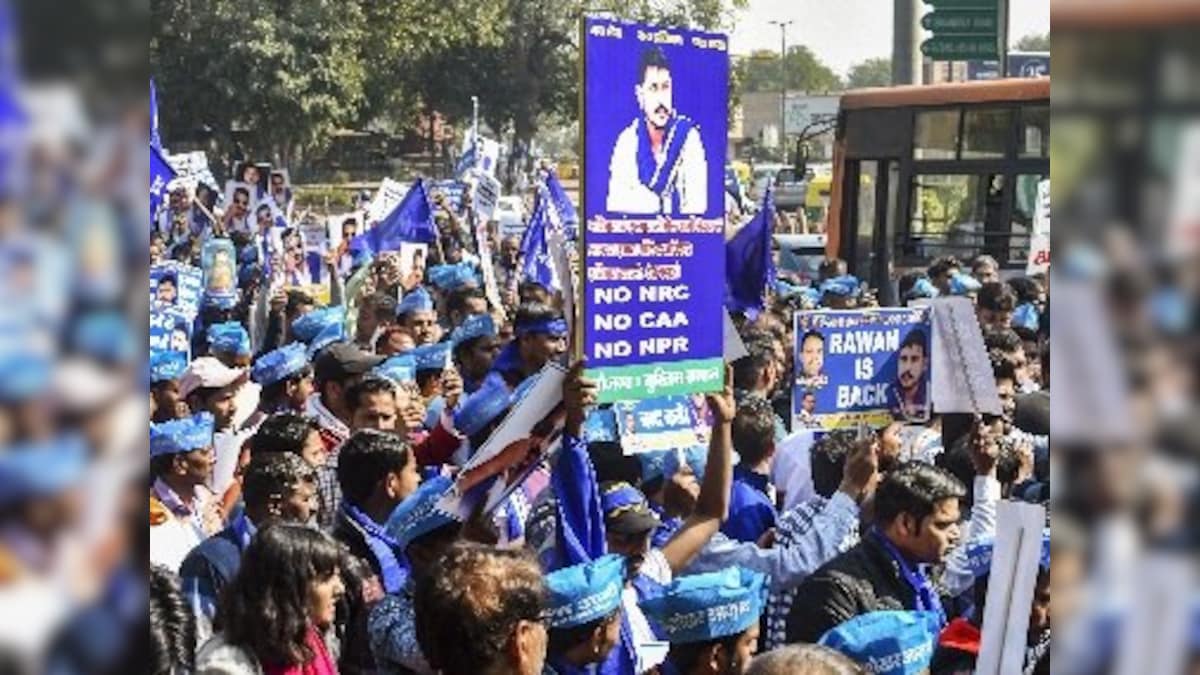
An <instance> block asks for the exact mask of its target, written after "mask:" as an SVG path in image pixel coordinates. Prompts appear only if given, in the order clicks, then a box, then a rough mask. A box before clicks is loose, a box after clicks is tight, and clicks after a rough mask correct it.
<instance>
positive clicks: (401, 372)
mask: <svg viewBox="0 0 1200 675" xmlns="http://www.w3.org/2000/svg"><path fill="white" fill-rule="evenodd" d="M275 187H276V186H275V185H274V184H272V189H271V190H269V191H268V192H267V193H264V194H260V195H258V196H257V198H258V199H261V200H264V201H265V200H275V201H276V202H277V203H276V206H278V207H279V208H278V210H279V211H280V212H285V213H286V212H290V211H291V205H290V204H288V203H286V202H287V200H290V198H291V193H290V190H286V189H284V187H283V186H282V185H280V186H278V190H276V189H275ZM194 196H195V195H193V194H191V193H189V188H188V187H186V186H178V187H176V188H175V189H174V190H173V192H172V198H171V200H170V202H169V203H168V204H167V205H166V207H165V209H164V214H163V217H162V218H161V219H159V221H158V223H157V224H156V226H155V229H154V232H153V234H152V241H151V254H152V264H161V263H164V262H165V261H177V262H178V263H181V264H183V265H191V266H195V267H201V266H202V265H203V264H204V261H203V260H202V251H203V249H204V244H205V242H206V241H209V240H211V239H214V238H227V239H228V240H229V241H230V243H231V244H232V246H233V247H234V248H235V250H236V252H237V263H236V264H237V275H236V276H237V283H236V287H237V289H236V292H234V293H232V294H226V295H222V296H213V297H209V296H208V295H207V294H206V295H205V296H204V297H202V298H201V300H200V307H199V312H198V315H197V317H196V319H195V324H194V326H193V327H192V331H191V336H192V337H191V340H190V345H189V346H188V347H189V348H188V350H187V351H188V353H187V354H181V353H179V352H171V351H153V350H152V353H151V356H150V398H149V403H150V409H151V420H152V422H151V426H150V431H149V445H150V464H149V467H150V476H149V483H150V506H149V512H148V514H149V559H150V563H151V581H152V583H151V586H150V588H151V597H150V603H151V612H150V624H151V631H150V639H151V643H152V647H153V649H152V651H151V654H152V659H151V662H150V663H151V670H150V672H153V673H156V674H158V673H188V672H196V673H231V674H232V673H264V674H267V675H275V674H284V673H286V674H289V675H291V674H296V675H300V674H305V675H307V674H313V675H316V674H328V673H344V674H345V673H419V674H431V673H443V674H446V675H475V674H485V673H488V674H490V673H496V674H500V673H513V674H522V675H538V674H540V673H558V674H560V675H565V674H567V673H644V672H657V673H660V674H661V675H669V674H674V673H679V674H683V675H699V674H701V673H711V674H732V673H747V672H749V673H759V674H766V673H811V674H824V673H828V674H842V673H866V672H872V673H878V672H886V673H918V672H926V671H928V672H932V673H934V675H940V674H943V673H945V674H952V673H970V672H974V663H975V659H976V658H977V657H978V655H979V652H980V644H981V635H982V631H983V629H984V626H983V625H982V624H983V617H984V603H985V600H986V597H987V587H988V575H989V571H990V564H989V563H990V560H991V548H992V546H993V543H994V541H995V534H996V523H997V517H996V513H997V506H998V504H999V503H1000V502H1001V501H1002V500H1022V501H1028V502H1034V503H1043V504H1044V503H1046V502H1047V501H1048V499H1049V492H1050V489H1049V461H1050V460H1049V452H1048V433H1049V386H1050V381H1049V380H1050V378H1049V373H1050V369H1049V313H1048V307H1049V305H1048V301H1047V296H1048V293H1049V289H1048V284H1047V280H1046V278H1044V277H1040V276H1034V277H1030V276H1018V277H1015V278H1011V279H1008V280H1007V281H1003V280H1001V274H1000V273H1001V270H1000V267H999V265H997V263H996V261H995V260H993V259H991V258H990V257H988V256H979V257H978V258H975V259H973V260H970V261H959V260H957V259H955V258H952V257H945V258H939V259H938V260H936V261H934V262H933V264H932V265H930V266H929V268H928V269H927V270H925V271H923V272H915V273H911V274H908V275H906V276H904V277H903V278H901V279H900V280H899V285H898V289H896V292H895V293H891V294H887V295H888V296H891V295H895V296H897V297H899V298H900V299H901V304H909V303H914V302H923V301H926V300H935V299H936V298H938V297H943V296H963V297H967V298H969V299H970V301H971V302H972V303H974V306H975V308H976V315H977V317H978V322H979V326H980V330H981V334H982V336H983V341H984V344H985V346H986V348H987V352H988V358H989V360H990V363H991V367H992V371H993V375H994V378H995V383H996V388H997V391H998V393H999V394H1000V399H1001V402H1002V405H1003V409H1002V414H1000V415H972V414H969V413H947V414H935V415H934V416H933V419H932V420H931V421H929V422H928V423H923V424H921V425H919V426H920V428H919V429H913V426H914V425H912V424H909V423H906V422H905V421H904V420H903V418H902V416H899V415H898V416H897V419H896V421H895V422H893V423H891V424H888V425H885V426H883V427H881V428H876V429H871V430H869V433H867V434H865V435H864V434H862V433H854V432H841V431H836V432H831V433H828V434H825V435H823V436H822V437H821V438H820V439H819V440H817V441H816V442H815V443H814V444H813V445H812V447H811V449H810V451H809V453H808V456H807V457H806V458H805V461H807V463H808V464H809V466H806V467H801V469H803V470H795V469H796V467H795V464H796V459H795V458H794V457H788V456H786V455H785V454H783V453H782V452H778V453H777V449H778V448H779V443H780V441H781V440H782V439H783V438H784V437H785V436H786V435H787V434H789V433H791V432H793V431H797V430H798V429H792V428H791V427H792V426H793V414H792V400H791V399H792V394H793V387H792V382H793V375H792V374H793V373H794V372H795V363H794V359H796V358H799V351H798V350H799V347H800V345H799V343H798V342H797V337H799V336H796V335H794V334H793V331H794V327H793V326H794V324H793V315H794V313H795V312H797V311H800V310H808V309H818V308H831V309H852V308H855V307H865V306H872V305H874V304H877V300H876V298H877V297H880V294H879V293H877V292H876V290H877V289H870V288H867V287H866V286H865V285H864V284H862V283H860V282H859V280H858V279H855V278H854V277H852V276H850V275H848V274H847V273H846V264H845V262H843V261H840V260H836V259H829V260H827V261H826V262H825V264H823V265H822V266H821V269H820V272H819V275H818V277H817V278H815V279H811V280H803V281H800V280H788V279H779V280H777V281H776V283H774V284H772V285H771V286H770V287H768V289H766V298H765V302H766V306H765V309H764V311H762V312H759V313H752V314H753V316H746V315H744V314H737V315H736V316H734V317H733V319H734V323H735V324H736V326H737V330H738V334H739V337H740V339H741V341H742V343H743V344H744V346H745V349H746V352H747V355H746V356H744V357H742V358H740V359H738V360H736V361H734V362H733V363H732V364H731V366H730V368H729V371H728V374H727V379H726V383H725V388H724V390H723V391H718V392H713V393H711V394H709V395H708V396H707V405H708V409H709V410H710V412H711V415H712V433H711V439H710V441H709V443H708V447H707V448H699V449H697V448H679V449H675V450H669V451H664V452H656V453H648V454H642V455H639V456H636V457H631V456H625V455H624V454H623V452H622V450H621V446H620V439H619V438H618V437H613V436H612V435H611V434H610V435H608V436H603V435H594V434H591V433H589V432H588V431H587V429H588V428H590V427H591V426H592V422H593V421H594V420H595V419H597V418H602V417H604V416H605V415H611V410H610V409H609V406H607V405H597V404H596V398H597V385H596V383H595V382H594V381H592V380H590V379H589V378H588V377H587V376H586V374H585V371H584V365H585V363H584V362H582V361H579V360H574V359H572V357H571V351H572V350H571V349H570V346H571V340H572V335H571V331H572V322H573V317H570V316H567V315H565V314H564V306H569V305H564V302H563V298H562V292H561V290H560V289H559V288H555V287H548V286H547V284H545V282H544V279H542V278H540V277H536V276H531V275H529V274H528V273H527V270H528V267H527V266H525V265H523V264H522V262H523V261H522V259H521V246H520V242H519V241H517V240H516V239H514V238H505V237H500V236H498V234H497V231H496V229H495V228H494V227H489V228H483V229H486V231H487V232H488V234H487V238H488V241H486V242H478V241H476V238H475V235H474V232H475V231H483V229H480V230H476V229H475V228H473V227H472V225H473V223H474V214H473V213H472V212H471V209H470V206H469V204H468V205H464V206H463V207H462V210H461V211H460V210H459V209H457V208H455V207H454V206H452V205H450V204H449V202H448V200H447V199H445V198H444V197H442V196H437V195H435V196H434V197H433V198H432V204H431V207H432V210H433V212H434V218H435V222H434V223H433V225H434V227H435V232H436V241H434V242H431V245H429V246H428V248H427V250H426V252H425V254H424V256H425V258H424V259H423V260H421V261H420V263H421V264H418V265H416V266H413V265H410V264H408V262H407V261H404V260H401V259H400V254H399V252H397V251H393V250H388V251H376V252H374V255H368V254H364V253H363V252H362V251H356V250H353V249H352V247H351V246H349V242H350V241H351V240H352V239H353V237H354V236H355V235H359V234H362V233H363V232H364V231H366V230H367V229H368V227H369V226H370V225H371V224H370V223H366V222H363V221H364V218H363V217H362V215H361V214H357V215H356V216H352V217H348V218H347V219H346V220H345V221H344V222H343V223H342V229H343V232H342V235H343V236H342V241H343V242H345V245H342V246H339V247H337V248H333V249H331V250H330V251H329V252H328V253H327V254H325V255H323V256H321V259H320V265H321V266H322V267H323V273H322V275H321V276H322V277H323V278H324V279H325V282H324V283H325V285H326V287H327V288H328V290H329V298H328V302H327V303H324V304H323V303H322V301H321V300H320V299H318V297H316V295H315V294H314V293H313V292H311V290H310V289H307V288H302V287H300V286H296V285H292V286H289V285H288V284H287V283H285V282H284V281H281V280H280V279H281V274H282V272H281V268H284V267H287V268H288V269H291V266H286V265H281V264H280V262H281V258H282V257H286V255H288V253H289V251H284V252H282V253H280V252H278V251H274V252H272V251H271V250H270V244H269V242H267V236H266V235H267V231H268V230H269V229H270V228H272V227H275V226H276V224H275V223H273V222H272V221H271V219H270V218H269V217H265V218H264V219H263V221H262V229H261V230H260V229H258V228H257V227H247V228H244V229H243V228H238V227H233V226H231V223H233V220H232V219H231V218H230V216H229V215H228V211H220V210H219V209H218V210H217V212H216V213H213V212H212V211H211V210H209V209H207V208H204V209H201V208H199V207H196V206H193V205H194V204H195V201H194V199H193V197H194ZM278 202H285V203H278ZM234 208H236V207H235V205H233V204H231V205H230V209H234ZM268 213H269V210H268ZM281 241H286V235H285V237H284V238H282V239H281ZM481 243H483V244H484V246H483V247H481V246H480V244H481ZM481 248H486V249H488V250H489V251H491V252H495V253H494V254H491V255H484V254H483V253H484V251H481ZM492 258H494V259H492ZM489 259H492V260H491V262H492V264H493V269H491V270H487V272H488V273H487V274H484V272H485V270H484V269H483V266H484V265H485V264H486V263H487V262H488V261H489ZM272 263H274V264H272ZM268 268H271V269H269V270H268ZM164 279H166V283H164V282H163V280H164ZM488 279H494V281H495V286H496V288H495V289H489V288H487V284H488V283H489V282H488ZM176 281H177V280H175V279H174V278H172V277H171V276H169V275H167V276H162V277H160V278H159V279H158V282H159V286H158V288H159V291H158V293H157V294H156V298H155V300H154V301H153V302H152V309H153V308H154V306H155V304H156V303H170V302H171V301H172V300H173V299H174V291H175V289H174V288H172V286H173V282H176ZM164 289H165V290H164ZM493 290H494V291H495V292H494V293H493V292H491V291H493ZM489 297H490V298H492V299H489ZM497 297H498V298H499V299H500V303H499V304H498V305H497V303H495V302H494V301H493V300H494V299H496V298H497ZM575 304H576V305H577V304H578V303H575ZM551 362H556V363H559V364H561V365H563V366H564V367H566V368H567V369H568V373H567V375H566V378H565V381H564V384H563V387H562V405H563V409H564V410H565V423H564V424H565V426H564V429H563V435H562V437H561V444H560V446H559V447H558V449H557V452H555V453H553V454H552V456H551V457H550V458H549V460H548V461H546V462H544V463H542V464H541V465H540V466H539V467H537V468H536V469H535V470H534V471H533V472H532V473H531V474H530V475H529V476H528V478H526V479H525V480H524V482H523V483H522V484H521V485H520V487H519V489H517V490H516V491H514V492H513V493H512V494H511V495H510V496H509V497H507V498H506V499H505V500H504V501H503V503H502V504H501V505H500V507H499V508H498V509H495V510H494V511H491V512H486V513H485V512H482V511H476V512H474V513H472V514H471V516H470V517H466V518H464V517H460V516H458V515H456V514H454V513H452V512H448V511H447V510H446V509H445V508H443V506H442V505H443V503H444V501H443V500H445V499H446V498H447V496H448V495H450V494H451V493H452V492H453V490H454V478H455V476H456V470H457V468H458V467H460V466H462V465H463V463H464V462H466V461H467V460H468V459H469V458H470V457H471V456H472V455H473V453H474V452H475V451H477V450H478V449H479V448H481V447H482V446H483V445H484V443H485V442H486V441H487V439H488V438H489V436H490V435H491V433H492V432H493V431H494V430H495V429H496V428H497V426H498V425H499V422H500V421H501V420H502V419H503V418H504V416H505V414H506V413H507V412H508V411H509V410H510V409H512V408H513V407H514V406H515V405H517V404H518V403H519V402H520V401H521V400H522V398H523V396H524V395H525V394H526V392H527V391H528V390H529V388H530V385H531V383H533V382H536V380H537V378H538V377H539V373H541V372H542V371H543V369H544V367H546V365H547V364H549V363H551ZM934 412H935V413H937V411H936V410H935V411H934ZM802 417H803V416H802ZM802 417H801V419H802ZM601 426H603V425H601ZM48 487H49V489H50V490H51V491H52V489H53V486H48ZM1042 546H1043V549H1044V550H1043V552H1042V555H1041V560H1040V569H1039V570H1038V572H1037V584H1036V590H1035V593H1034V599H1033V603H1032V606H1031V607H1030V608H1029V630H1028V639H1027V648H1026V658H1025V663H1024V672H1026V673H1046V672H1049V645H1050V620H1049V611H1048V606H1049V599H1050V584H1049V579H1050V569H1049V558H1050V555H1051V551H1050V546H1051V544H1050V541H1049V538H1048V536H1047V537H1045V540H1044V541H1043V543H1042Z"/></svg>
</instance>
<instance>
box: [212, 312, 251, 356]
mask: <svg viewBox="0 0 1200 675" xmlns="http://www.w3.org/2000/svg"><path fill="white" fill-rule="evenodd" d="M207 336H208V351H209V352H212V353H215V352H223V353H225V352H227V353H231V354H236V355H238V356H249V355H250V334H249V333H247V332H246V329H245V328H244V327H243V326H242V324H240V323H238V322H237V321H226V322H225V323H217V324H213V325H211V326H209V327H208V333H207Z"/></svg>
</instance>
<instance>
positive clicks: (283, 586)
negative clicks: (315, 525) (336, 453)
mask: <svg viewBox="0 0 1200 675" xmlns="http://www.w3.org/2000/svg"><path fill="white" fill-rule="evenodd" d="M340 563H341V553H340V550H339V548H338V545H337V543H335V542H334V540H333V539H331V538H330V537H329V536H328V535H326V534H324V533H322V532H319V531H317V530H314V529H312V528H308V527H305V526H302V525H283V524H280V525H273V526H271V527H268V528H266V529H264V530H262V531H261V532H259V533H257V534H256V535H255V537H254V540H253V541H252V542H251V544H250V547H249V548H248V549H246V553H245V555H244V556H243V558H242V564H241V567H240V568H239V570H238V574H237V576H236V577H234V579H233V581H232V583H230V585H229V587H228V588H227V589H226V591H225V595H224V597H223V598H222V602H221V604H220V608H219V610H218V613H217V620H216V627H217V631H218V632H217V634H216V635H214V636H213V638H212V639H211V640H209V641H208V642H207V643H205V644H204V646H203V647H201V648H200V651H199V653H198V654H197V655H196V673H197V674H198V675H246V674H250V675H260V674H261V675H337V672H338V670H337V665H336V662H335V660H334V658H333V657H332V656H331V655H330V652H329V649H328V648H327V647H326V645H325V640H324V638H323V634H324V633H325V632H326V631H328V630H329V629H330V628H331V627H332V626H333V620H334V615H335V610H336V607H337V603H338V600H339V599H340V598H341V596H342V595H343V594H344V592H345V588H344V586H343V585H342V577H341V573H340Z"/></svg>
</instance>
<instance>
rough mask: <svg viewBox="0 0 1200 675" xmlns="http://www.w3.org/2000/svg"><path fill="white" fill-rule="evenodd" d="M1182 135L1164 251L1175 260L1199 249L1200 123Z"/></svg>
mask: <svg viewBox="0 0 1200 675" xmlns="http://www.w3.org/2000/svg"><path fill="white" fill-rule="evenodd" d="M1179 136H1180V137H1179V161H1178V163H1177V164H1176V165H1175V179H1174V181H1173V185H1172V190H1171V208H1170V212H1169V214H1168V216H1167V222H1168V225H1167V227H1168V229H1167V246H1166V249H1165V251H1166V253H1167V255H1168V256H1171V257H1173V258H1182V257H1186V256H1189V255H1191V254H1193V253H1195V252H1196V251H1197V250H1200V123H1198V122H1192V123H1190V124H1188V125H1186V126H1184V127H1183V128H1182V129H1181V130H1180V134H1179Z"/></svg>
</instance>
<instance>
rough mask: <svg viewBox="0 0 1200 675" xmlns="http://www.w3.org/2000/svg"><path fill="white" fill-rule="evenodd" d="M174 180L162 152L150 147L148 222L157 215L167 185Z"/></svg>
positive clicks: (152, 146) (171, 170) (172, 171)
mask: <svg viewBox="0 0 1200 675" xmlns="http://www.w3.org/2000/svg"><path fill="white" fill-rule="evenodd" d="M174 178H175V171H174V170H173V169H172V168H171V165H170V164H167V160H166V159H165V158H164V157H163V155H162V150H160V149H158V148H156V147H154V145H153V144H152V145H151V146H150V220H151V221H153V220H154V217H155V216H157V215H158V210H159V209H160V208H162V204H163V197H164V196H165V195H166V194H167V183H170V182H171V180H173V179H174Z"/></svg>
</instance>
